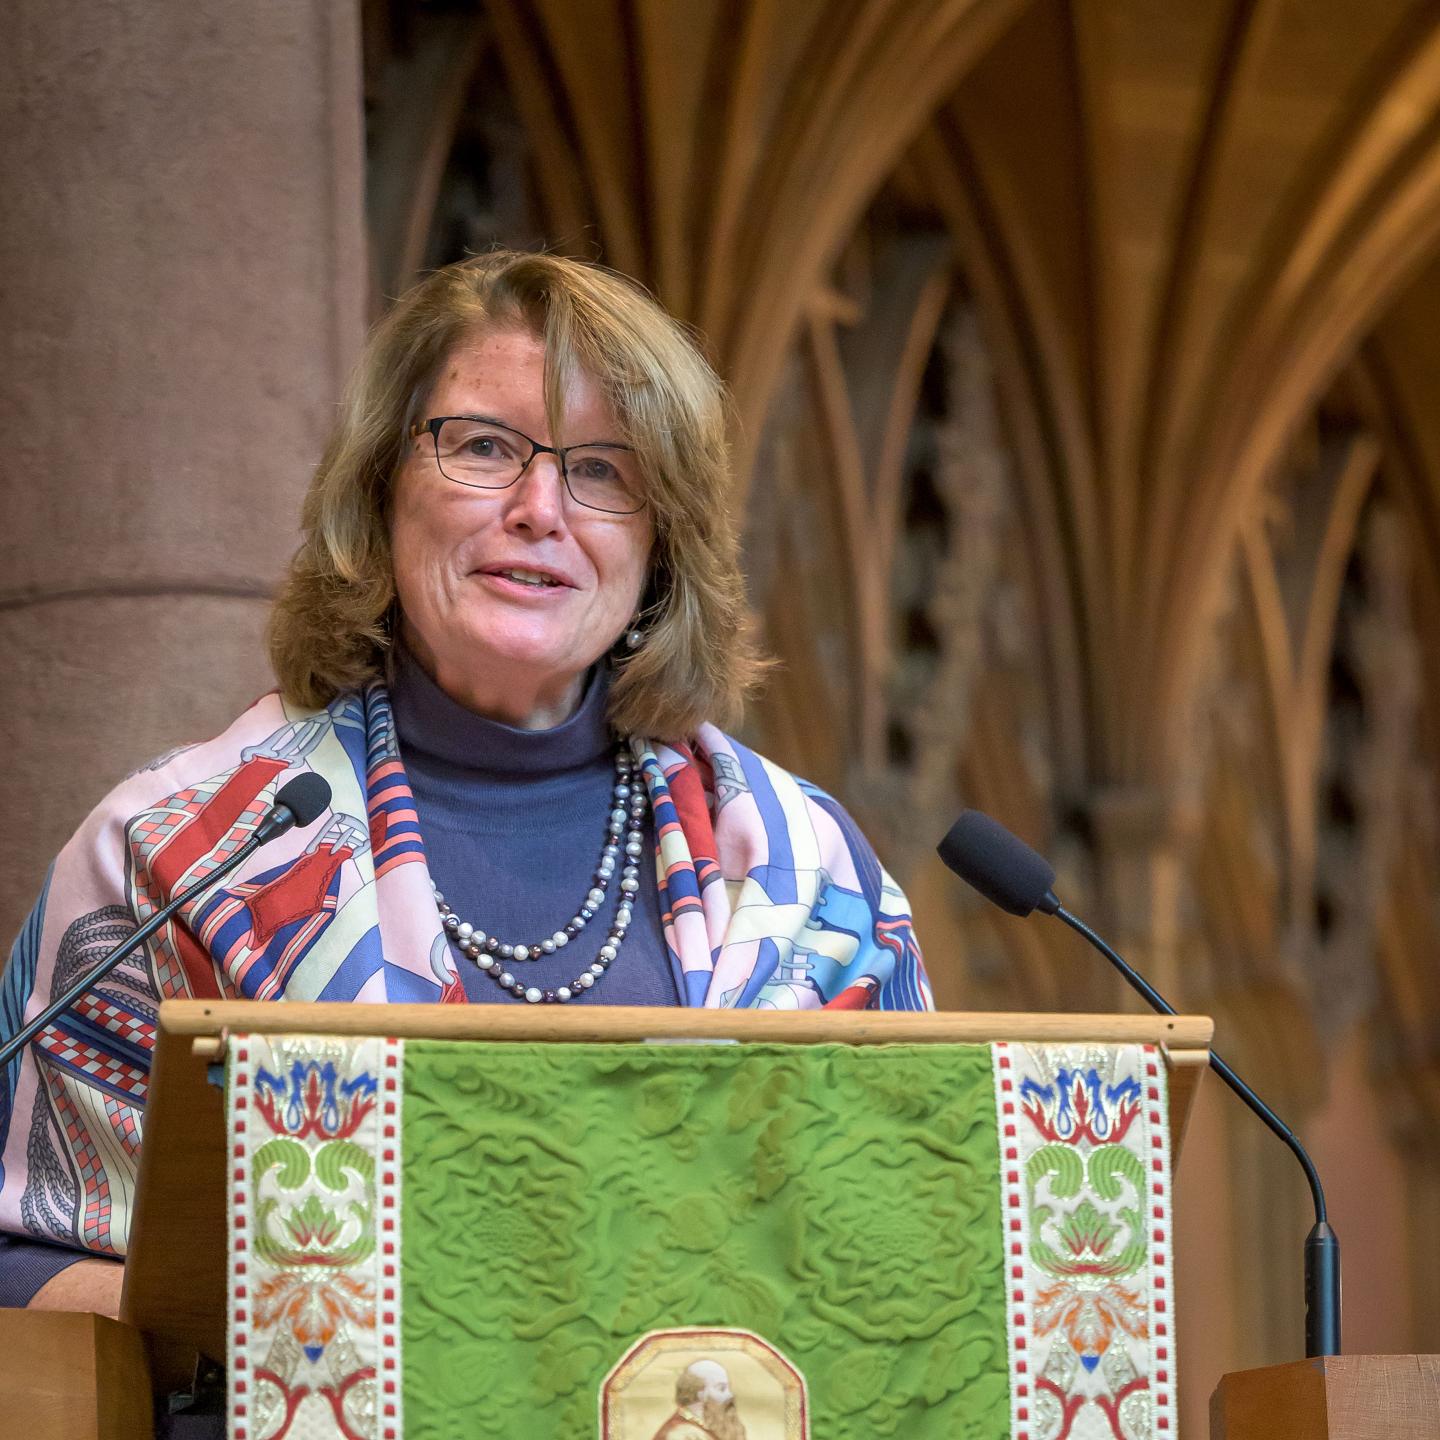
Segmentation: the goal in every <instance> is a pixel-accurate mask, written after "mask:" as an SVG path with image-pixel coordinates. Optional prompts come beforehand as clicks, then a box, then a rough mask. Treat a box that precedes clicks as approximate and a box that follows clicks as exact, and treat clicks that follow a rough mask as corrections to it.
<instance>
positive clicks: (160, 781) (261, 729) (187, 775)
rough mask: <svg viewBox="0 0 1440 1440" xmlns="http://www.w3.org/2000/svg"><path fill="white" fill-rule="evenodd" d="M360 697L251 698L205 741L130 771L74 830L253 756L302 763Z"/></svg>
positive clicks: (111, 822) (88, 830) (209, 778)
mask: <svg viewBox="0 0 1440 1440" xmlns="http://www.w3.org/2000/svg"><path fill="white" fill-rule="evenodd" d="M357 703H358V697H354V696H342V697H340V698H339V699H337V700H335V701H332V702H331V704H330V705H328V706H325V707H323V708H320V709H313V708H306V707H302V706H296V705H291V704H289V703H287V702H286V701H285V700H284V699H283V698H282V697H281V695H280V693H279V691H277V690H270V691H267V692H266V693H265V694H263V695H261V696H259V697H258V698H257V699H256V700H254V701H252V702H251V703H250V704H249V705H248V706H246V708H245V709H244V710H242V711H241V712H240V714H239V715H237V716H236V717H235V718H234V719H233V720H232V721H231V722H230V723H229V724H228V725H227V726H226V727H225V728H224V729H223V730H221V731H220V732H219V733H218V734H216V735H213V736H211V737H210V738H209V739H208V740H199V741H193V742H190V743H188V744H181V745H176V746H172V747H171V748H170V749H169V750H166V751H164V752H162V753H161V754H159V755H157V756H156V757H155V758H154V759H152V760H147V761H146V762H145V763H144V764H143V765H139V766H137V767H136V768H135V769H134V770H132V771H130V773H129V774H128V775H126V776H125V777H124V778H123V779H122V780H120V781H119V782H118V783H117V784H115V785H113V786H112V787H111V789H110V790H109V791H108V793H106V794H105V795H104V797H103V798H102V799H101V800H100V801H99V803H98V804H97V805H96V806H95V808H94V809H93V810H92V811H91V813H90V815H89V816H88V817H87V818H86V820H85V822H84V823H83V824H82V825H81V827H80V830H79V831H78V832H77V836H76V838H77V839H79V838H82V837H84V836H86V835H87V834H95V833H96V832H99V831H103V830H104V829H106V828H109V827H112V826H115V825H117V824H118V825H124V824H125V823H126V822H127V821H128V820H129V818H130V817H132V816H134V815H136V814H139V813H140V812H142V811H144V810H147V809H149V808H151V807H152V806H154V805H156V804H158V803H160V802H161V801H164V800H166V799H167V798H169V797H173V796H176V795H178V794H181V793H182V792H184V791H185V790H186V789H187V787H190V786H206V785H209V784H212V783H214V782H215V781H216V780H222V779H223V777H224V776H225V775H226V774H228V773H229V772H231V771H234V770H235V769H237V768H238V767H240V766H241V765H243V764H245V763H246V762H247V761H249V760H252V759H254V758H256V757H260V756H264V757H269V758H271V759H273V760H275V761H277V762H278V761H285V762H287V764H300V763H301V762H303V761H304V760H305V758H306V756H307V755H308V754H309V753H310V752H311V751H312V750H313V749H314V747H315V745H316V744H317V743H318V741H319V740H320V739H321V738H322V737H323V735H325V734H327V733H328V732H329V731H330V730H331V728H332V727H333V725H334V722H335V719H336V717H337V714H339V713H343V711H344V709H345V708H346V706H347V705H354V704H357Z"/></svg>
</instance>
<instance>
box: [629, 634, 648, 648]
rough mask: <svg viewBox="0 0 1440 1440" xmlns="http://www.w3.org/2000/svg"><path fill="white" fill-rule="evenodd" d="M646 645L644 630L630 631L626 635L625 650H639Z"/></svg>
mask: <svg viewBox="0 0 1440 1440" xmlns="http://www.w3.org/2000/svg"><path fill="white" fill-rule="evenodd" d="M644 643H645V632H644V631H643V630H630V631H627V632H626V635H625V648H626V649H627V650H638V649H639V648H640V647H641V646H642V645H643V644H644Z"/></svg>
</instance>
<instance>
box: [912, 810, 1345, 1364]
mask: <svg viewBox="0 0 1440 1440" xmlns="http://www.w3.org/2000/svg"><path fill="white" fill-rule="evenodd" d="M936 848H937V849H938V851H939V854H940V858H941V859H942V860H943V861H944V862H945V863H946V865H948V866H949V867H950V869H952V870H953V871H954V872H955V873H956V874H957V875H958V876H959V877H960V878H961V879H962V880H963V881H965V883H966V884H967V885H971V886H973V887H974V888H975V889H976V890H978V891H979V892H980V893H981V894H982V895H983V896H984V897H985V898H986V899H987V900H989V901H990V902H991V904H993V905H998V906H999V907H1000V908H1001V909H1002V910H1006V911H1008V912H1009V913H1010V914H1011V915H1020V916H1025V915H1029V914H1031V913H1032V912H1033V911H1036V910H1038V911H1040V913H1041V914H1042V915H1054V916H1055V918H1056V919H1057V920H1063V921H1064V922H1065V924H1066V925H1068V926H1069V927H1070V928H1071V929H1072V930H1074V931H1076V932H1077V933H1078V934H1080V935H1083V936H1084V937H1085V939H1086V940H1088V941H1089V942H1090V944H1091V945H1093V946H1094V947H1095V948H1096V949H1097V950H1098V951H1099V952H1100V953H1101V954H1102V955H1103V956H1104V957H1105V958H1106V959H1107V960H1108V961H1109V962H1110V963H1111V964H1112V965H1113V966H1114V967H1115V968H1116V969H1117V970H1118V971H1119V972H1120V973H1121V975H1123V976H1124V977H1125V980H1126V982H1127V983H1128V984H1129V985H1130V986H1131V987H1132V988H1133V989H1135V990H1138V991H1139V992H1140V994H1141V995H1143V996H1144V997H1145V1000H1146V1002H1147V1003H1148V1004H1150V1005H1151V1006H1153V1007H1154V1008H1155V1009H1156V1010H1158V1011H1160V1013H1161V1014H1162V1015H1174V1014H1175V1013H1176V1010H1175V1007H1174V1006H1173V1005H1171V1004H1170V1002H1169V1001H1168V1000H1166V999H1165V997H1164V996H1163V995H1161V994H1160V992H1159V991H1158V990H1156V989H1155V987H1154V986H1153V985H1151V984H1150V982H1149V981H1148V980H1146V979H1145V977H1144V976H1143V975H1141V974H1139V973H1138V972H1137V971H1136V970H1135V969H1133V968H1132V967H1131V966H1130V965H1129V964H1128V963H1127V962H1126V961H1125V960H1124V958H1123V957H1122V956H1121V955H1119V954H1118V953H1117V952H1116V951H1115V950H1113V949H1111V947H1110V946H1109V945H1107V944H1106V943H1105V941H1104V940H1102V939H1101V938H1100V936H1098V935H1097V934H1096V933H1095V932H1094V931H1093V930H1092V929H1091V928H1090V927H1089V926H1088V925H1087V924H1086V923H1085V922H1084V921H1083V920H1081V919H1080V918H1079V917H1078V916H1075V915H1072V914H1071V913H1070V912H1069V911H1068V910H1066V909H1065V907H1064V906H1063V905H1062V904H1061V903H1060V901H1059V899H1058V898H1057V897H1056V895H1055V891H1054V890H1053V889H1052V888H1051V887H1052V886H1053V885H1054V883H1055V871H1054V868H1053V867H1052V866H1051V865H1050V863H1049V861H1047V860H1046V859H1045V858H1044V856H1042V855H1039V854H1037V853H1036V852H1035V851H1034V850H1032V849H1031V848H1030V847H1029V846H1028V845H1027V844H1026V843H1025V842H1024V841H1023V840H1021V839H1020V838H1019V837H1018V836H1016V835H1012V834H1011V833H1010V832H1009V831H1008V830H1007V829H1006V828H1005V827H1004V826H1003V825H1001V824H1000V823H999V822H998V821H995V820H992V819H991V818H990V817H989V816H988V815H982V814H981V813H980V812H979V811H978V810H966V811H964V812H963V813H962V814H961V816H960V818H959V819H958V820H957V821H956V822H955V823H954V825H952V826H951V827H950V833H949V834H948V835H946V837H945V838H944V839H943V840H942V841H941V842H940V844H939V845H938V846H937V847H936ZM1210 1068H1211V1069H1212V1070H1213V1071H1214V1072H1215V1073H1216V1074H1217V1075H1218V1076H1219V1077H1220V1078H1221V1079H1222V1080H1223V1081H1224V1082H1225V1083H1226V1084H1227V1085H1228V1086H1229V1087H1230V1088H1231V1089H1232V1090H1233V1091H1234V1092H1235V1093H1236V1094H1237V1095H1238V1096H1239V1097H1240V1098H1241V1099H1242V1100H1243V1101H1244V1102H1245V1103H1246V1105H1248V1106H1249V1107H1250V1109H1251V1110H1253V1111H1254V1112H1255V1113H1256V1114H1257V1115H1258V1116H1259V1117H1260V1118H1261V1119H1262V1120H1263V1121H1264V1122H1265V1124H1266V1125H1268V1126H1269V1127H1270V1129H1271V1130H1273V1131H1274V1132H1275V1133H1276V1134H1277V1135H1278V1136H1279V1137H1280V1138H1281V1139H1282V1140H1283V1141H1284V1142H1285V1143H1286V1145H1288V1146H1289V1147H1290V1149H1291V1150H1292V1151H1293V1152H1294V1155H1295V1158H1296V1159H1297V1160H1298V1161H1299V1162H1300V1165H1301V1168H1302V1169H1303V1170H1304V1171H1305V1178H1306V1180H1307V1181H1309V1183H1310V1195H1311V1198H1312V1199H1313V1200H1314V1202H1315V1224H1314V1226H1313V1227H1312V1228H1311V1231H1310V1234H1309V1235H1308V1236H1307V1237H1306V1239H1305V1355H1306V1357H1307V1358H1313V1357H1314V1356H1317V1355H1338V1354H1340V1241H1339V1239H1338V1237H1337V1236H1336V1234H1335V1232H1334V1230H1332V1229H1331V1228H1330V1223H1329V1220H1328V1219H1327V1217H1326V1213H1325V1191H1324V1189H1323V1188H1322V1186H1321V1184H1320V1175H1319V1172H1318V1171H1317V1170H1316V1169H1315V1164H1314V1162H1313V1161H1312V1160H1311V1159H1310V1157H1309V1155H1307V1154H1306V1153H1305V1147H1304V1146H1303V1145H1302V1144H1301V1143H1300V1141H1299V1140H1298V1139H1296V1137H1295V1132H1294V1131H1293V1130H1291V1129H1290V1127H1289V1126H1288V1125H1287V1124H1286V1123H1285V1122H1284V1121H1283V1120H1282V1119H1281V1118H1280V1117H1279V1116H1278V1115H1277V1114H1276V1113H1275V1112H1274V1111H1273V1110H1272V1109H1271V1108H1270V1107H1269V1106H1268V1105H1267V1104H1266V1103H1265V1102H1264V1101H1263V1100H1262V1099H1261V1098H1260V1097H1259V1096H1258V1095H1257V1094H1256V1093H1255V1092H1254V1091H1253V1090H1252V1089H1251V1088H1250V1087H1249V1086H1248V1085H1247V1084H1246V1083H1245V1082H1244V1081H1243V1080H1242V1079H1241V1078H1240V1077H1239V1076H1238V1075H1237V1074H1236V1073H1235V1072H1234V1071H1233V1070H1232V1069H1231V1068H1230V1067H1229V1066H1228V1065H1227V1064H1226V1063H1225V1062H1224V1061H1223V1060H1222V1059H1221V1058H1220V1056H1219V1055H1217V1054H1216V1053H1215V1052H1214V1051H1213V1050H1212V1051H1211V1052H1210Z"/></svg>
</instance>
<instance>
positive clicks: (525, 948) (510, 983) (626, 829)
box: [432, 741, 647, 1005]
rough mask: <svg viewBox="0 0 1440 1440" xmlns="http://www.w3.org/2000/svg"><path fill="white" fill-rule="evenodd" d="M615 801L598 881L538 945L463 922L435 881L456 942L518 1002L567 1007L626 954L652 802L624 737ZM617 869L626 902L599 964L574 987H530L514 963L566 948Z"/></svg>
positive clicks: (585, 972) (579, 977) (617, 911)
mask: <svg viewBox="0 0 1440 1440" xmlns="http://www.w3.org/2000/svg"><path fill="white" fill-rule="evenodd" d="M611 800H612V801H613V806H612V808H611V811H610V817H609V819H608V821H607V822H606V829H605V845H604V848H603V849H602V850H601V851H600V863H599V864H598V865H597V866H596V867H595V883H594V884H593V885H592V886H591V889H590V893H589V894H588V895H586V897H585V901H584V903H583V904H582V905H581V906H580V908H579V910H577V911H576V912H575V916H574V918H573V919H572V920H570V921H569V922H568V923H567V924H566V925H565V926H564V927H563V928H562V929H560V930H557V931H556V932H555V933H554V934H553V935H551V936H548V937H547V938H546V939H544V940H541V941H538V942H537V943H536V944H534V945H509V944H506V943H505V942H504V941H503V940H501V939H500V937H499V936H498V935H487V934H486V933H485V932H484V931H483V930H481V929H480V928H479V927H478V926H476V925H471V924H470V923H469V922H468V921H465V920H462V919H461V918H460V917H459V916H458V915H457V914H456V913H455V912H454V911H453V910H452V909H451V908H450V906H449V905H448V904H447V903H446V901H445V897H444V896H443V895H442V894H441V893H440V891H439V889H438V887H434V885H433V882H432V888H434V889H435V905H436V908H437V909H438V910H439V911H440V921H441V924H442V925H444V927H445V933H446V934H447V935H448V936H449V937H450V941H451V943H452V944H453V945H454V946H455V947H456V949H458V950H459V951H460V953H461V954H462V955H464V956H466V957H467V958H469V959H471V960H473V961H474V962H475V963H476V964H477V965H478V966H479V967H480V969H481V970H483V971H484V972H485V974H487V975H488V976H489V977H490V978H491V979H492V980H493V981H494V982H495V983H496V984H497V985H498V986H499V987H500V988H501V989H502V990H508V991H509V992H510V993H511V994H512V995H513V996H515V998H516V999H517V1000H526V1001H528V1002H529V1003H530V1004H531V1005H563V1004H564V1003H565V1002H566V1001H567V1000H573V999H575V998H576V997H577V996H579V995H583V994H584V993H585V992H586V991H587V990H589V989H590V988H591V987H592V986H593V985H594V984H595V982H596V981H597V980H600V979H601V978H602V977H603V976H604V974H605V972H606V971H607V970H608V969H609V968H610V967H611V965H613V964H614V963H615V958H616V956H617V955H619V953H620V945H621V943H622V942H623V941H624V939H625V932H626V931H627V930H628V929H629V928H630V918H631V915H632V914H633V911H634V905H635V895H636V892H637V891H638V890H639V889H640V857H641V855H642V854H643V853H644V850H645V842H644V839H643V831H644V829H645V806H646V803H647V796H646V793H645V785H644V783H643V781H640V780H638V779H636V778H635V762H634V760H633V759H632V758H631V755H630V751H629V749H628V747H627V746H626V745H625V742H624V741H621V742H620V744H619V745H618V746H617V747H616V750H615V788H614V790H613V792H612V794H611ZM622 847H623V849H624V859H623V861H622V860H621V853H620V852H621V849H622ZM617 868H619V870H620V903H619V904H618V905H617V906H616V907H615V921H614V924H612V925H611V927H610V933H609V935H608V936H606V939H605V943H604V944H603V945H602V946H601V947H600V953H599V955H597V956H596V957H595V963H594V964H593V965H591V966H590V967H589V969H587V970H582V971H581V972H580V974H579V975H577V976H576V977H575V978H574V979H573V980H572V981H571V982H570V983H569V984H568V985H560V986H558V987H557V988H555V989H554V990H547V989H543V988H541V987H540V986H539V985H527V984H526V983H525V981H523V980H522V979H520V978H519V976H518V975H517V974H516V973H515V971H514V970H513V969H511V968H510V967H511V966H512V965H514V964H516V963H517V962H518V963H522V964H523V963H524V962H525V961H527V960H531V961H533V960H538V959H539V958H540V957H541V956H542V955H553V954H554V953H555V952H556V951H557V950H563V949H564V948H565V946H567V945H568V944H569V943H570V942H571V941H572V940H573V939H574V938H575V937H576V936H577V935H578V934H579V933H580V932H581V931H582V930H583V929H584V928H585V927H586V926H587V925H588V924H589V923H590V922H591V921H592V920H593V919H594V918H595V916H596V915H597V914H598V913H599V911H600V907H601V906H602V905H603V904H604V903H605V895H606V892H607V891H608V890H609V889H610V882H611V880H613V879H614V877H615V871H616V869H617Z"/></svg>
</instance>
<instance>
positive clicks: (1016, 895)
mask: <svg viewBox="0 0 1440 1440" xmlns="http://www.w3.org/2000/svg"><path fill="white" fill-rule="evenodd" d="M935 848H936V850H938V851H939V854H940V858H941V859H942V860H943V861H944V862H945V863H946V864H947V865H948V866H949V867H950V868H951V869H952V870H953V871H954V872H955V873H956V874H957V875H958V876H959V877H960V878H961V879H962V880H963V881H964V882H965V883H966V884H967V885H973V886H974V887H975V889H977V890H978V891H979V892H980V893H981V894H982V895H983V896H984V897H985V898H986V899H987V900H989V901H990V902H991V904H993V905H998V906H999V907H1000V908H1001V909H1002V910H1008V911H1009V912H1010V913H1011V914H1012V915H1028V914H1029V913H1030V912H1031V911H1032V910H1034V909H1035V907H1036V906H1037V905H1038V906H1039V907H1040V908H1041V909H1042V910H1046V911H1047V912H1049V911H1053V910H1054V908H1055V904H1054V897H1053V896H1051V895H1050V887H1051V886H1052V885H1053V884H1054V883H1055V870H1054V868H1053V867H1052V866H1051V864H1050V862H1049V861H1048V860H1046V859H1045V857H1044V856H1043V855H1039V854H1037V853H1036V852H1035V851H1034V850H1032V849H1031V848H1030V847H1029V846H1028V845H1027V844H1026V843H1025V842H1024V841H1023V840H1021V839H1020V838H1019V836H1017V835H1012V834H1011V833H1010V832H1009V831H1008V830H1007V829H1006V828H1005V827H1004V826H1003V825H1002V824H1000V822H999V821H998V820H992V819H991V818H990V817H989V816H988V815H982V814H981V813H980V811H978V810H965V811H962V812H961V815H960V818H959V819H958V820H957V821H956V822H955V823H954V824H953V825H952V826H951V827H950V833H949V834H948V835H946V837H945V838H944V839H943V840H942V841H941V842H940V843H939V845H937V846H936V847H935ZM1047 900H1049V902H1050V903H1048V904H1047V903H1046V901H1047Z"/></svg>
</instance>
